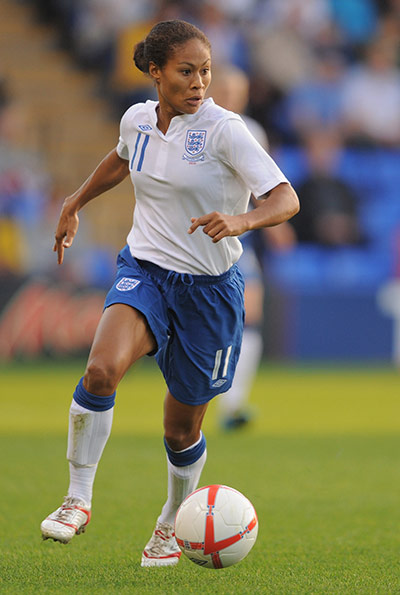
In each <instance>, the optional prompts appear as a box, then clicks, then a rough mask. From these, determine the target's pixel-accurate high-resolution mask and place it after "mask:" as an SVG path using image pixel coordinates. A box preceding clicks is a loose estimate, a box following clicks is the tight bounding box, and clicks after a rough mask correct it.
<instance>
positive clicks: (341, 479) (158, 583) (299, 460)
mask: <svg viewBox="0 0 400 595" xmlns="http://www.w3.org/2000/svg"><path fill="white" fill-rule="evenodd" d="M81 372H82V364H80V363H79V364H62V363H61V362H60V363H55V364H51V365H50V364H39V365H34V364H29V365H22V364H19V365H14V366H9V367H4V366H3V367H2V368H1V369H0V375H1V415H0V448H1V457H0V478H1V480H0V481H1V484H0V485H1V488H0V501H1V506H0V526H1V529H0V535H1V539H0V592H1V593H78V594H79V593H140V594H141V593H154V594H158V593H165V594H175V593H176V594H181V593H182V594H184V593H195V594H209V593H210V594H211V593H212V594H214V595H215V594H225V593H226V594H228V593H235V594H236V593H237V594H242V593H275V594H283V595H286V594H290V595H291V594H297V593H298V594H317V593H318V594H333V593H340V594H342V593H343V594H350V593H365V594H373V593H382V594H390V593H400V464H399V453H400V391H399V375H398V372H397V371H395V370H391V369H389V368H387V369H382V368H380V369H374V368H366V367H365V368H357V369H338V368H337V369H336V368H327V369H318V368H312V369H311V368H297V367H285V366H281V367H275V366H265V367H263V368H262V369H261V370H260V373H259V375H258V377H257V381H256V384H255V386H254V389H253V393H252V403H253V405H254V407H255V409H256V411H257V416H256V417H255V420H254V423H253V425H252V426H251V427H249V428H248V429H245V430H243V431H241V432H238V433H232V434H227V433H223V432H221V431H220V430H219V428H218V424H217V410H216V407H215V403H212V404H211V406H210V409H209V411H208V414H207V419H206V423H205V427H204V430H205V434H206V437H207V443H208V461H207V465H206V467H205V470H204V472H203V476H202V479H201V484H202V485H206V484H209V483H224V484H227V485H231V486H232V487H235V488H237V489H239V490H240V491H242V492H243V493H244V494H245V495H246V496H247V497H248V498H249V499H250V500H251V501H252V502H253V504H254V506H255V508H256V510H257V513H258V516H259V522H260V527H259V536H258V540H257V542H256V544H255V546H254V548H253V550H252V551H251V552H250V554H249V556H248V557H247V558H246V559H245V560H243V561H242V562H241V563H240V564H238V565H237V566H234V567H231V568H227V569H222V570H218V571H213V570H207V569H204V568H199V567H197V566H195V565H194V564H192V563H191V562H190V561H189V560H187V559H184V558H182V559H181V562H180V563H179V564H178V566H177V567H175V568H166V569H151V568H150V569H143V568H141V567H140V555H141V550H142V547H143V545H144V544H145V543H146V541H147V540H148V538H149V536H150V534H151V532H152V530H153V526H154V522H155V519H156V516H157V515H158V513H159V511H160V508H161V506H162V504H163V502H164V499H165V496H166V465H165V453H164V450H163V444H162V398H163V394H164V390H165V389H164V383H163V380H162V378H161V375H160V374H159V372H158V371H157V370H156V368H155V367H154V366H153V365H152V363H151V362H150V361H149V362H146V363H143V364H139V365H138V366H137V367H136V369H134V370H132V371H131V372H130V373H129V374H128V375H127V377H126V378H125V379H124V380H123V382H122V383H121V386H120V388H119V392H118V398H117V406H116V409H115V416H114V428H113V433H112V435H111V438H110V440H109V443H108V445H107V447H106V450H105V452H104V455H103V459H102V462H101V465H100V466H99V470H98V473H97V478H96V482H95V497H94V504H93V520H92V522H91V524H90V526H89V528H88V530H87V532H86V533H85V535H82V536H79V537H75V538H74V539H73V541H72V542H71V543H70V544H69V545H67V546H64V545H61V544H58V543H54V542H52V541H51V542H50V541H45V542H42V540H41V537H40V532H39V524H40V522H41V520H42V519H43V518H44V517H45V516H46V515H47V514H48V513H49V512H51V511H52V510H54V509H55V508H56V507H57V506H58V505H59V504H60V502H61V500H62V497H63V496H64V495H65V492H66V488H67V463H66V461H65V451H66V429H67V413H68V408H69V403H70V400H71V393H72V390H73V388H74V386H75V384H76V381H77V380H78V378H79V376H80V375H81Z"/></svg>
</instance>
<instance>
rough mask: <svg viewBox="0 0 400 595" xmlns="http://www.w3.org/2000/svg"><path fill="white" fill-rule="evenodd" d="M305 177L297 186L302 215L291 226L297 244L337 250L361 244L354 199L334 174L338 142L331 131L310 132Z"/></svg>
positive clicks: (338, 148)
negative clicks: (341, 247)
mask: <svg viewBox="0 0 400 595" xmlns="http://www.w3.org/2000/svg"><path fill="white" fill-rule="evenodd" d="M304 146H305V150H306V159H307V165H308V174H307V176H306V178H305V179H304V180H303V182H302V183H301V184H300V185H299V186H298V188H297V191H298V195H299V199H300V203H301V207H302V208H301V214H300V213H299V214H298V215H297V216H296V217H294V218H293V220H292V223H293V226H294V229H295V231H296V233H297V238H298V240H299V242H312V243H317V244H320V245H324V246H330V247H338V246H346V245H355V244H360V243H362V242H363V241H364V238H363V236H362V232H361V230H360V225H359V220H358V213H357V196H356V194H355V192H354V191H353V189H352V188H351V187H350V186H349V185H348V184H346V183H345V182H344V181H343V180H342V179H341V177H340V176H339V175H338V173H337V166H338V164H339V159H340V154H341V149H342V146H341V142H340V139H339V137H338V135H337V134H336V133H335V132H334V131H332V130H331V131H325V130H319V131H313V132H311V133H310V134H309V135H308V136H307V137H306V139H305V141H304Z"/></svg>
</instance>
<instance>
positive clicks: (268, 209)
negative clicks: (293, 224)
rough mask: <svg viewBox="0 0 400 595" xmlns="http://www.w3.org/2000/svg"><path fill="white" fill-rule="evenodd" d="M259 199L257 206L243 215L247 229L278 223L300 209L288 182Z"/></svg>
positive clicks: (295, 195)
mask: <svg viewBox="0 0 400 595" xmlns="http://www.w3.org/2000/svg"><path fill="white" fill-rule="evenodd" d="M260 199H261V200H259V201H258V206H257V207H256V208H255V209H253V210H252V211H249V212H248V213H246V214H245V215H244V216H245V218H246V225H247V226H248V227H247V228H248V229H249V230H251V229H259V228H261V227H273V226H274V225H279V224H280V223H283V222H284V221H287V220H288V219H290V218H291V217H293V216H294V215H296V213H298V212H299V210H300V203H299V199H298V197H297V194H296V192H295V191H294V189H293V188H292V186H291V185H290V184H279V186H276V187H275V188H273V190H271V192H269V193H268V194H266V195H264V196H262V197H260Z"/></svg>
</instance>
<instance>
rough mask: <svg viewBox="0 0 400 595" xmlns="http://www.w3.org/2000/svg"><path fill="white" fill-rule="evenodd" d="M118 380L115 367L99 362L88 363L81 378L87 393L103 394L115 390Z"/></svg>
mask: <svg viewBox="0 0 400 595" xmlns="http://www.w3.org/2000/svg"><path fill="white" fill-rule="evenodd" d="M118 381H119V376H118V371H117V369H116V367H114V366H112V365H110V364H106V363H101V362H91V363H89V364H88V366H87V368H86V371H85V375H84V380H83V382H84V385H85V388H86V390H87V391H88V392H89V393H92V394H94V395H105V396H107V395H111V394H112V393H113V392H114V391H115V390H116V388H117V384H118Z"/></svg>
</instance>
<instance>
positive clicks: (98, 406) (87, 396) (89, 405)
mask: <svg viewBox="0 0 400 595" xmlns="http://www.w3.org/2000/svg"><path fill="white" fill-rule="evenodd" d="M115 395H116V391H114V392H113V394H112V395H110V396H109V397H100V396H98V395H94V394H93V393H89V392H88V391H87V390H86V388H85V387H84V386H83V378H81V379H80V381H79V382H78V384H77V387H76V389H75V392H74V395H73V396H74V401H75V402H76V403H78V405H80V406H81V407H85V409H90V410H91V411H107V410H108V409H111V408H112V407H114V403H115Z"/></svg>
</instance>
